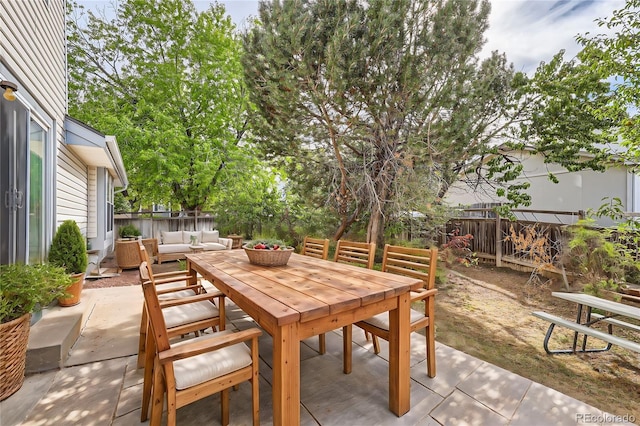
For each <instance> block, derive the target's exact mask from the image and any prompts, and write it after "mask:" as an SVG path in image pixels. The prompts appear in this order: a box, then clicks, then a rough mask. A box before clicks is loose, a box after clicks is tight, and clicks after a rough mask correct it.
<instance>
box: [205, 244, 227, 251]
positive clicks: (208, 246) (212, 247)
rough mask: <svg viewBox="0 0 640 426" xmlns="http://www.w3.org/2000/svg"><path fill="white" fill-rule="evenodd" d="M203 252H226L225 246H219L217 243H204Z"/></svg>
mask: <svg viewBox="0 0 640 426" xmlns="http://www.w3.org/2000/svg"><path fill="white" fill-rule="evenodd" d="M203 246H204V251H210V250H226V248H227V246H225V245H224V244H219V243H204V244H203Z"/></svg>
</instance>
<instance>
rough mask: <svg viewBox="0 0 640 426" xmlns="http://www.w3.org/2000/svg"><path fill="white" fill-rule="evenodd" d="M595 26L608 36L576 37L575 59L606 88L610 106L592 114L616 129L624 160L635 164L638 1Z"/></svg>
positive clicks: (639, 129) (639, 137)
mask: <svg viewBox="0 0 640 426" xmlns="http://www.w3.org/2000/svg"><path fill="white" fill-rule="evenodd" d="M598 25H599V26H600V27H605V28H606V29H608V30H609V35H607V34H596V35H593V36H592V35H591V34H589V33H586V34H584V35H580V36H578V41H579V42H580V43H582V45H583V49H582V51H580V53H579V54H578V58H579V59H580V61H581V62H582V63H583V64H584V66H585V68H587V69H588V70H589V71H590V72H591V73H592V74H594V75H597V76H600V77H601V78H602V79H603V80H606V81H607V83H608V85H609V86H610V97H609V98H610V102H608V103H607V104H604V105H601V106H600V107H599V108H598V109H597V110H596V111H595V113H596V114H597V115H598V116H599V117H601V118H602V119H603V120H609V121H610V122H611V123H613V124H614V125H615V126H616V129H617V132H618V135H619V136H620V138H621V140H622V143H623V145H625V146H626V147H627V148H628V149H629V151H628V153H627V159H630V160H631V161H633V162H634V163H635V164H637V163H638V159H639V157H640V125H639V124H638V109H639V108H640V67H639V66H638V64H640V49H638V37H639V36H640V0H627V2H626V4H625V6H624V7H623V8H622V9H619V10H616V11H614V12H613V16H611V17H610V18H608V19H600V20H598ZM623 112H629V113H630V115H628V114H625V113H623Z"/></svg>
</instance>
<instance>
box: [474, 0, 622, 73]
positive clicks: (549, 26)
mask: <svg viewBox="0 0 640 426" xmlns="http://www.w3.org/2000/svg"><path fill="white" fill-rule="evenodd" d="M623 5H624V1H623V0H491V7H492V11H491V16H490V18H489V21H490V28H489V30H488V31H487V32H486V33H485V35H486V38H487V44H486V45H485V49H484V50H483V56H486V55H488V53H489V52H491V51H494V50H498V51H499V52H505V53H506V54H507V59H508V60H509V61H510V62H513V64H514V66H515V68H516V70H517V71H524V72H526V73H532V72H533V71H535V69H536V67H537V66H538V65H539V63H540V62H541V61H545V62H547V61H549V60H550V59H551V58H552V57H553V55H555V54H556V53H558V52H559V51H560V50H561V49H565V50H566V54H565V59H570V58H573V57H574V56H575V55H576V54H577V53H578V52H579V50H580V45H578V43H577V42H576V36H577V35H579V34H585V33H587V32H589V33H591V34H596V33H602V32H604V29H603V28H600V27H598V25H597V24H596V22H595V20H596V19H598V18H608V17H610V16H611V14H612V12H613V11H614V10H615V9H619V8H621V7H622V6H623Z"/></svg>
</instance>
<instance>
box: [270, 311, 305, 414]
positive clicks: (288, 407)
mask: <svg viewBox="0 0 640 426" xmlns="http://www.w3.org/2000/svg"><path fill="white" fill-rule="evenodd" d="M273 424H274V425H283V426H284V425H299V424H300V337H299V335H298V323H293V324H286V325H284V326H282V327H279V328H277V329H276V332H275V333H274V335H273Z"/></svg>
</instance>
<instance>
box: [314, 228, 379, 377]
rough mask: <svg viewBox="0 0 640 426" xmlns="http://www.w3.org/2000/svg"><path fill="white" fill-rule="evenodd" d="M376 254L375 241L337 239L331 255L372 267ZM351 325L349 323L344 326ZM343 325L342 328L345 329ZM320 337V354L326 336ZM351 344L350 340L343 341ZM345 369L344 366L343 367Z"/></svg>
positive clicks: (338, 260)
mask: <svg viewBox="0 0 640 426" xmlns="http://www.w3.org/2000/svg"><path fill="white" fill-rule="evenodd" d="M375 255H376V243H362V242H357V241H347V240H338V243H337V245H336V252H335V254H334V256H333V260H334V262H341V263H349V264H352V265H357V266H364V267H366V268H368V269H373V264H374V262H375ZM345 327H351V325H348V326H345ZM345 327H343V330H345ZM365 337H366V338H367V340H369V334H368V333H367V332H366V331H365ZM318 338H319V339H320V350H319V352H320V353H321V354H323V353H325V352H326V337H325V335H324V334H320V335H319V336H318ZM343 343H344V344H351V342H343ZM345 371H346V367H345Z"/></svg>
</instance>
